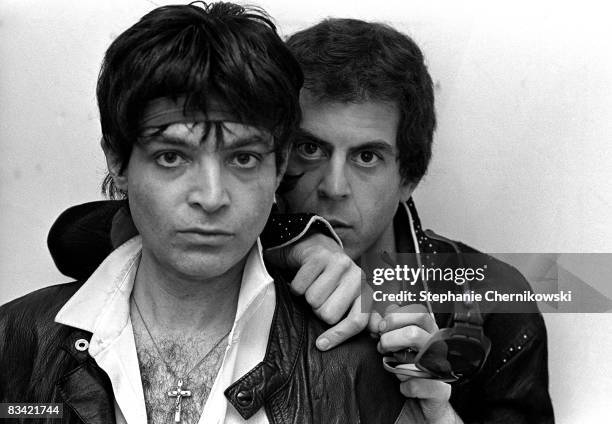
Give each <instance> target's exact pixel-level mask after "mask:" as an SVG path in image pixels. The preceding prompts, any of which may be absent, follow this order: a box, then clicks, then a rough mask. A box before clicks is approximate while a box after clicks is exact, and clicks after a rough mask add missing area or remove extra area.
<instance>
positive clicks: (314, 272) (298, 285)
mask: <svg viewBox="0 0 612 424" xmlns="http://www.w3.org/2000/svg"><path fill="white" fill-rule="evenodd" d="M324 268H325V267H324V264H323V263H321V262H319V261H308V262H306V263H304V264H303V265H302V266H301V267H300V269H299V270H298V271H297V272H296V273H295V277H293V281H291V284H290V288H291V290H292V291H293V293H294V294H296V295H298V296H301V295H303V294H305V293H306V290H308V288H309V287H310V286H311V285H312V283H313V282H314V281H315V280H316V279H317V278H319V275H321V273H322V272H323V270H324Z"/></svg>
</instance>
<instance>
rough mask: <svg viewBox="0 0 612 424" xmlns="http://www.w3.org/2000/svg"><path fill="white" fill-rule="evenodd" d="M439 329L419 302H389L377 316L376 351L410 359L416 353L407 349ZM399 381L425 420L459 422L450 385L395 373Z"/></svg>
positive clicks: (417, 346) (420, 345)
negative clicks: (452, 401) (377, 337)
mask: <svg viewBox="0 0 612 424" xmlns="http://www.w3.org/2000/svg"><path fill="white" fill-rule="evenodd" d="M436 331H438V325H437V324H436V321H435V320H434V319H433V317H432V315H431V314H430V313H429V312H428V311H427V309H426V308H425V307H424V306H423V305H420V304H412V305H406V306H403V307H401V308H400V307H399V306H392V307H390V308H388V309H387V311H386V313H385V316H384V317H383V318H381V319H380V322H379V332H380V341H379V342H378V351H379V352H380V353H382V354H386V353H391V352H393V353H394V356H395V358H396V359H397V360H399V361H402V362H412V361H414V357H415V356H416V355H415V354H414V353H410V352H407V351H406V349H408V348H411V349H410V350H411V351H419V350H420V349H422V348H423V347H424V346H425V344H426V343H427V340H428V339H429V337H430V335H431V334H432V333H434V332H436ZM396 376H397V378H398V379H399V380H400V381H401V384H400V392H401V393H402V394H403V395H404V396H406V397H407V398H413V399H416V400H418V405H419V407H420V412H421V414H422V415H423V417H424V418H425V422H426V423H430V424H434V423H435V424H443V423H444V424H446V423H449V424H450V423H452V424H455V423H462V422H463V421H462V420H461V418H460V417H459V416H458V415H457V413H456V412H455V410H454V409H453V407H452V406H451V404H450V403H449V399H450V395H451V386H450V385H449V384H448V383H444V382H442V381H438V380H433V379H427V378H418V377H410V376H406V375H399V374H396Z"/></svg>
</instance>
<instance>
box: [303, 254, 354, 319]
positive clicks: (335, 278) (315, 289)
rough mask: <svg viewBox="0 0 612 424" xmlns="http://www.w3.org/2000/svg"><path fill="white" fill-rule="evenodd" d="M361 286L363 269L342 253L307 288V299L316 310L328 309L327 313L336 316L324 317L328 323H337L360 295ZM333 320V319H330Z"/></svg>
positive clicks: (305, 294)
mask: <svg viewBox="0 0 612 424" xmlns="http://www.w3.org/2000/svg"><path fill="white" fill-rule="evenodd" d="M360 286H361V270H360V269H359V267H357V265H355V264H354V263H353V261H351V260H350V258H349V257H348V256H345V255H342V256H339V257H338V258H337V259H332V262H331V263H330V264H329V265H328V266H326V267H325V269H324V270H323V272H322V273H321V274H320V275H319V276H318V277H317V278H316V279H315V281H314V282H313V283H312V284H311V285H310V287H308V289H306V292H305V293H304V296H305V298H306V301H307V302H308V304H309V305H310V306H312V308H313V309H315V310H319V309H320V310H326V311H325V312H327V313H326V314H325V313H323V315H333V316H334V318H323V320H324V321H325V322H327V323H328V324H335V323H336V322H338V321H339V320H340V318H342V316H343V315H344V314H345V313H346V311H347V310H348V309H349V308H350V306H351V303H352V302H353V300H355V298H356V297H357V296H358V295H359V289H360ZM328 319H329V320H331V321H328Z"/></svg>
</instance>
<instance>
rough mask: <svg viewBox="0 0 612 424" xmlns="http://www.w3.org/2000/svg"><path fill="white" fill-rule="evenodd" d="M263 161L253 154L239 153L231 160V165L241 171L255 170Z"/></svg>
mask: <svg viewBox="0 0 612 424" xmlns="http://www.w3.org/2000/svg"><path fill="white" fill-rule="evenodd" d="M260 160H261V159H260V158H259V157H258V156H256V155H254V154H253V153H246V152H238V153H236V154H234V155H233V156H232V158H231V160H230V165H231V166H233V167H235V168H240V169H252V168H255V167H256V166H257V165H258V164H259V161H260Z"/></svg>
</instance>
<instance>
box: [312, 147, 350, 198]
mask: <svg viewBox="0 0 612 424" xmlns="http://www.w3.org/2000/svg"><path fill="white" fill-rule="evenodd" d="M346 168H347V167H346V161H345V160H344V158H342V157H340V156H336V157H332V158H331V160H330V161H329V162H328V165H327V169H326V170H325V175H323V179H322V180H321V183H320V184H319V188H318V191H319V196H321V197H324V198H328V199H332V200H341V199H343V198H346V197H348V196H349V195H350V194H351V188H350V184H349V181H348V178H347V175H346V173H347V169H346Z"/></svg>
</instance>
